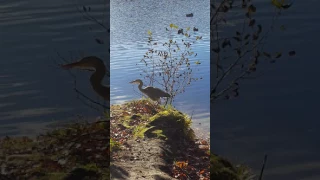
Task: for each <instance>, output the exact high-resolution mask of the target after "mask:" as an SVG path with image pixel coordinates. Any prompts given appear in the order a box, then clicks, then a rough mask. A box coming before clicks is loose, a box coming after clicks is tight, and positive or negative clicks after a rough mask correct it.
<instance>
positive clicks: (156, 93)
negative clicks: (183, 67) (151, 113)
mask: <svg viewBox="0 0 320 180" xmlns="http://www.w3.org/2000/svg"><path fill="white" fill-rule="evenodd" d="M130 83H131V84H139V86H138V88H139V90H140V91H141V92H142V93H143V94H145V95H147V96H148V97H149V98H150V99H152V100H153V101H157V102H158V103H159V100H160V98H161V97H171V96H170V94H168V93H166V92H164V91H163V90H161V89H159V88H155V87H152V86H147V87H145V88H143V87H142V86H143V82H142V80H140V79H137V80H134V81H131V82H130Z"/></svg>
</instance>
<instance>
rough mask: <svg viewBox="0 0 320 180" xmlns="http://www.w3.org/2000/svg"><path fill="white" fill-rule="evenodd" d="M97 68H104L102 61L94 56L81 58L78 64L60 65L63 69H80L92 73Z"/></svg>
mask: <svg viewBox="0 0 320 180" xmlns="http://www.w3.org/2000/svg"><path fill="white" fill-rule="evenodd" d="M99 66H104V64H103V61H102V60H101V59H99V58H97V57H95V56H89V57H85V58H82V59H81V60H80V61H78V62H74V63H70V64H65V65H62V66H61V67H62V68H64V69H72V68H80V69H84V70H89V71H94V70H95V69H97V68H98V67H99Z"/></svg>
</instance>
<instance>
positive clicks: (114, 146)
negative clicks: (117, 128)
mask: <svg viewBox="0 0 320 180" xmlns="http://www.w3.org/2000/svg"><path fill="white" fill-rule="evenodd" d="M118 149H120V144H119V143H118V142H116V141H114V140H113V139H110V151H114V150H118Z"/></svg>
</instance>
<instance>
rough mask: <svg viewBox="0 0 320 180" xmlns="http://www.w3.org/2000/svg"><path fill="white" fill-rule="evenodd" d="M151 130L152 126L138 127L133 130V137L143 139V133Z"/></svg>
mask: <svg viewBox="0 0 320 180" xmlns="http://www.w3.org/2000/svg"><path fill="white" fill-rule="evenodd" d="M152 128H154V126H151V127H148V126H146V125H139V126H137V127H135V128H134V130H133V137H135V138H144V134H145V132H147V131H148V130H150V129H152Z"/></svg>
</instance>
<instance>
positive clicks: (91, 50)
mask: <svg viewBox="0 0 320 180" xmlns="http://www.w3.org/2000/svg"><path fill="white" fill-rule="evenodd" d="M83 5H85V6H91V15H92V16H93V17H95V18H96V19H98V20H99V21H102V22H103V23H104V24H108V23H107V21H109V18H107V15H106V14H107V12H108V10H109V7H107V6H106V3H105V2H104V1H101V0H93V1H88V0H80V1H63V0H57V1H41V0H30V1H17V0H13V1H4V0H2V1H0V54H1V58H0V67H1V69H0V136H4V135H31V134H36V133H38V132H40V131H42V130H43V129H44V128H45V126H46V125H48V124H49V123H52V122H57V121H61V122H70V120H72V119H77V117H78V115H80V116H85V117H94V118H95V117H97V116H98V115H100V113H99V112H97V111H95V110H93V109H91V108H88V106H86V105H85V104H83V103H82V102H81V101H79V99H78V98H77V95H76V93H75V92H74V91H73V87H74V86H73V78H72V77H71V76H70V74H68V73H67V72H66V71H64V70H62V69H60V68H57V65H58V63H59V62H60V63H61V58H59V56H58V55H57V53H60V54H61V56H62V57H64V58H66V59H67V60H68V61H70V62H71V61H74V60H76V59H77V58H80V57H83V56H89V55H90V56H91V55H94V56H98V57H100V58H102V59H103V60H106V64H108V63H109V62H108V61H107V57H108V56H109V53H107V49H108V45H107V44H105V45H99V44H97V43H96V42H95V38H100V39H102V40H103V41H107V40H108V37H107V36H108V35H107V33H106V31H105V30H104V29H102V28H100V27H99V26H98V25H97V24H96V23H94V22H91V21H87V20H85V19H84V18H83V15H82V14H81V13H80V12H79V11H78V10H77V8H80V9H82V6H83ZM90 29H91V30H90ZM56 61H57V62H56ZM73 73H75V75H76V77H77V82H78V84H77V88H79V90H81V91H83V92H84V93H86V94H87V95H88V96H90V97H92V98H94V99H95V98H96V97H97V96H96V95H95V94H94V93H93V92H92V90H91V87H90V84H89V75H90V74H88V73H83V72H78V71H73Z"/></svg>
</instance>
